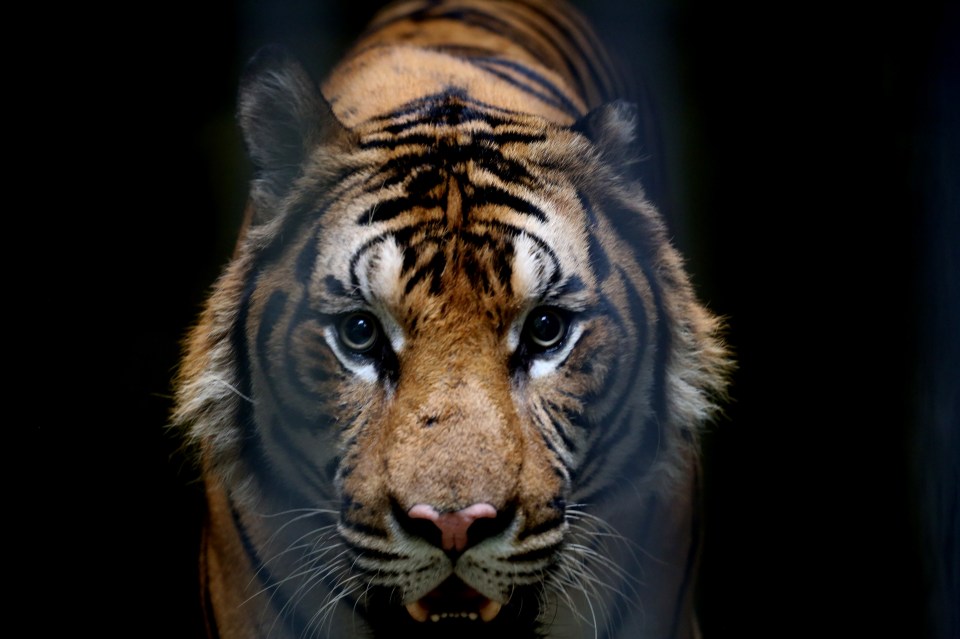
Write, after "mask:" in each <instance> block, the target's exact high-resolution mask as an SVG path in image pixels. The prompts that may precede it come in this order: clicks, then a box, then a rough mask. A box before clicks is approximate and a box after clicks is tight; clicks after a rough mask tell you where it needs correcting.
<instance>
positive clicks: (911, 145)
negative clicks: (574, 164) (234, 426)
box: [10, 0, 960, 638]
mask: <svg viewBox="0 0 960 639" xmlns="http://www.w3.org/2000/svg"><path fill="white" fill-rule="evenodd" d="M198 4H199V3H197V4H187V3H165V4H162V5H161V4H152V5H142V6H141V5H138V6H137V7H126V8H123V9H107V8H102V9H96V8H87V9H85V12H84V13H82V14H71V15H57V16H56V19H55V20H54V16H41V17H39V18H38V19H37V22H36V24H37V25H45V24H49V23H50V22H56V23H57V25H58V26H57V28H56V30H51V29H48V28H44V27H37V28H36V30H35V34H36V36H37V39H38V40H42V41H50V42H51V45H50V46H51V47H52V48H53V50H55V51H56V52H57V53H58V55H57V56H55V57H54V62H49V61H45V59H43V58H36V56H35V54H33V53H31V52H26V54H25V55H24V57H30V58H32V59H34V60H35V64H36V66H35V69H36V71H35V72H33V73H31V76H32V80H31V82H30V83H29V84H28V85H19V86H18V87H17V92H16V94H17V95H19V96H21V97H22V96H24V95H28V96H30V95H33V94H32V93H31V86H40V87H42V89H43V90H44V92H49V93H50V94H52V95H53V96H54V97H53V98H50V99H49V100H45V102H44V107H45V109H39V108H38V113H40V114H41V120H42V123H41V124H42V126H38V127H36V129H31V130H30V135H31V136H32V139H36V140H42V142H38V143H35V144H33V145H32V153H31V154H30V155H28V156H26V157H27V160H28V161H27V162H25V163H24V164H26V165H28V166H29V167H30V169H29V170H28V173H31V174H32V176H33V177H34V178H37V177H39V178H40V179H38V180H37V181H36V183H33V182H31V183H30V184H35V185H34V186H31V187H29V188H30V189H31V191H30V193H28V195H30V196H31V197H32V198H33V201H39V202H43V203H45V204H44V205H45V206H48V207H49V209H50V215H49V216H43V217H38V218H37V219H39V220H41V225H42V226H46V225H47V224H48V222H49V223H50V227H51V228H55V229H56V232H55V234H56V235H57V236H58V237H59V238H60V239H61V240H62V241H63V243H64V244H65V245H66V247H67V248H68V250H67V251H65V252H64V253H63V254H64V255H66V256H68V259H66V260H63V263H62V266H61V267H60V268H61V276H60V277H59V278H58V280H57V281H58V283H57V285H55V286H54V285H51V284H50V282H49V280H47V279H44V282H45V284H44V286H42V287H39V288H40V290H41V291H42V292H41V296H42V297H43V298H44V300H43V302H45V303H47V304H49V306H50V307H51V308H52V311H51V312H50V313H47V314H45V315H46V316H47V317H52V318H53V324H54V325H55V326H56V327H57V328H56V330H46V331H45V339H44V343H45V344H47V345H49V346H52V348H50V351H51V355H52V356H45V357H44V358H42V359H43V361H44V366H45V367H46V368H45V369H44V371H45V372H44V375H43V379H48V380H49V376H50V369H49V366H50V365H51V362H53V363H54V366H55V370H57V371H59V373H58V375H62V379H61V378H56V379H57V381H58V382H68V383H65V384H64V386H67V385H69V386H70V387H72V388H76V389H79V390H80V392H79V393H78V395H79V397H78V398H77V399H76V400H71V401H70V402H68V401H67V400H52V399H50V397H49V395H44V396H43V397H42V399H41V403H39V404H37V405H36V408H37V410H38V411H40V413H41V414H48V411H49V409H50V408H51V406H49V405H48V404H66V406H57V405H54V406H52V408H54V409H56V408H66V409H67V410H66V411H65V412H66V413H67V416H65V417H63V418H60V419H59V420H58V422H57V423H56V424H48V423H47V422H45V421H43V420H41V423H40V425H39V426H37V427H36V432H37V433H39V436H40V443H41V444H42V446H41V448H40V449H39V452H38V455H37V457H36V459H35V460H33V461H34V463H35V465H34V469H35V470H37V471H38V472H40V471H42V470H43V469H46V468H47V465H48V464H49V463H50V462H49V461H43V462H41V461H40V460H47V459H48V458H47V457H46V453H44V450H49V448H47V447H48V446H50V445H51V444H54V443H55V444H56V445H55V446H52V448H58V449H59V450H61V451H62V453H63V457H62V459H58V460H57V465H56V467H55V468H54V473H53V474H52V476H53V477H55V478H57V484H56V488H49V487H48V489H44V490H43V491H42V492H41V493H40V495H41V496H40V499H39V503H40V504H41V508H42V509H43V511H44V512H46V513H48V515H47V516H48V517H51V516H52V523H51V524H50V528H49V530H51V531H53V532H52V536H51V537H50V538H49V539H47V538H46V537H44V538H43V541H42V542H41V543H40V544H39V547H38V551H39V553H40V555H39V556H40V562H39V563H38V564H37V565H39V566H41V567H42V570H39V571H37V572H36V574H37V577H36V582H35V583H34V587H35V588H42V589H43V590H42V592H44V593H46V594H45V599H44V600H45V601H47V602H51V601H53V602H62V603H64V604H65V603H66V602H70V604H71V609H74V610H75V612H71V613H70V615H66V614H65V613H64V614H63V615H55V618H54V619H53V621H54V622H57V621H63V622H64V623H66V624H67V626H68V627H71V628H73V629H85V628H98V629H100V630H101V634H105V635H107V636H162V637H186V638H190V637H199V636H200V623H199V606H198V598H197V593H196V587H195V582H196V558H195V556H196V551H197V535H198V531H199V525H200V517H201V507H200V503H201V501H200V493H199V486H198V485H197V484H196V482H195V479H196V473H195V471H194V470H193V469H192V468H191V467H190V466H189V464H186V463H185V460H184V458H183V457H182V456H181V455H180V454H178V452H177V445H178V444H177V442H176V440H175V439H174V438H173V437H171V436H170V434H169V433H168V432H166V431H165V430H164V424H165V420H166V418H167V415H168V412H169V410H170V406H171V402H170V379H171V377H172V375H173V373H174V370H175V366H176V361H177V358H178V353H179V340H180V338H181V336H182V335H183V334H184V332H185V331H186V329H187V327H188V326H189V325H190V323H191V321H192V320H193V318H194V317H195V315H196V313H197V312H198V311H199V309H200V305H201V303H202V300H203V298H204V296H205V294H206V292H207V290H208V288H209V286H210V285H211V284H212V283H213V281H214V279H215V277H216V275H217V273H218V272H219V270H220V268H221V267H222V266H223V265H224V264H225V262H226V260H227V259H228V257H229V254H230V250H231V248H232V243H233V241H234V239H235V235H236V231H237V227H238V224H239V219H240V214H241V210H242V207H243V200H244V197H245V180H246V178H247V165H246V163H245V159H244V157H243V153H242V148H241V145H240V141H239V137H238V131H237V129H236V126H235V123H234V119H233V108H234V100H235V92H236V83H237V79H238V77H239V75H240V73H241V70H242V67H243V63H244V62H245V60H246V59H248V57H249V56H250V55H252V53H253V52H254V51H255V50H256V49H257V48H258V47H259V46H261V45H263V44H267V43H273V42H279V43H283V44H285V45H287V46H288V47H289V48H291V49H292V50H293V51H294V52H295V53H296V54H297V55H298V56H299V57H300V58H301V59H302V60H303V61H304V62H305V64H306V66H307V67H308V69H309V70H310V71H311V72H312V73H313V74H314V75H315V77H317V78H318V79H319V78H320V77H322V75H323V74H324V73H325V72H326V70H328V69H329V68H330V65H332V63H333V61H334V60H335V58H336V56H337V55H338V54H339V53H340V52H342V51H343V50H344V48H345V47H346V46H347V45H348V44H349V42H350V40H351V39H352V37H353V36H354V35H355V34H356V33H358V32H359V30H360V29H361V28H362V26H363V24H364V23H365V21H366V20H367V19H368V17H369V16H370V15H371V14H372V12H373V10H374V9H375V8H376V6H378V4H379V3H377V2H373V1H371V0H353V1H352V2H336V3H334V2H306V1H300V0H282V1H277V2H271V3H258V2H253V1H250V0H248V1H246V2H222V1H214V2H208V3H204V4H203V6H198ZM580 4H581V6H582V7H583V8H585V10H586V11H587V13H588V14H590V15H591V16H593V17H594V19H595V21H596V23H597V25H598V27H599V30H600V31H601V33H602V34H603V35H604V37H606V38H608V39H609V40H610V41H611V42H612V43H614V45H615V48H616V49H617V50H618V51H619V53H620V54H621V55H623V56H624V57H626V58H628V59H630V60H631V61H632V62H633V63H634V65H635V68H636V69H637V72H638V73H640V74H643V75H644V76H645V78H646V80H647V81H648V83H649V85H650V87H651V89H652V92H653V96H654V99H655V100H656V102H657V107H658V111H659V113H660V115H661V119H662V123H661V124H662V127H663V138H664V146H663V153H664V158H665V161H666V162H667V165H668V168H669V175H670V196H671V207H670V225H671V228H672V230H673V233H674V237H675V240H676V242H677V244H678V245H679V246H680V247H681V249H682V250H683V252H684V253H685V254H686V255H687V256H688V258H689V266H690V271H691V273H692V275H693V279H694V282H695V285H696V287H697V290H698V292H699V294H700V295H701V297H702V298H703V299H704V300H705V301H706V303H707V304H708V305H709V306H710V307H711V308H712V309H713V310H714V311H716V312H718V313H720V314H722V315H724V316H726V317H727V318H728V321H729V327H730V328H729V333H728V339H729V341H730V343H731V345H732V346H733V348H734V349H735V351H736V354H737V359H738V361H739V369H738V371H737V373H736V375H735V378H734V383H733V388H732V395H733V401H732V402H731V404H730V405H729V407H728V411H727V416H726V417H725V418H724V419H723V420H722V421H721V422H720V423H719V424H717V426H716V427H715V428H713V429H712V430H711V432H710V433H709V434H708V436H707V437H706V445H705V449H706V459H707V469H708V479H707V494H706V497H707V513H706V520H705V521H706V534H707V537H706V547H705V557H704V564H703V578H702V584H701V586H702V587H701V600H702V621H703V628H704V630H705V633H706V635H707V637H708V638H709V637H728V636H729V637H754V636H756V637H761V636H762V637H767V636H778V635H793V634H809V635H811V636H834V635H840V634H848V635H850V636H858V637H859V636H868V635H871V634H878V633H880V632H883V636H900V637H922V636H936V637H938V638H939V637H944V638H946V637H956V636H957V633H958V632H960V622H958V621H957V619H958V614H960V613H958V612H957V608H956V604H955V602H953V601H952V600H951V599H950V597H952V596H953V595H955V594H956V593H957V592H958V590H957V584H958V572H960V568H958V566H960V560H958V558H957V552H958V551H957V546H956V540H955V537H956V533H957V530H958V528H957V517H958V515H957V508H958V506H957V490H958V482H957V468H958V462H957V455H958V451H960V446H958V439H960V436H958V434H957V420H958V415H960V410H958V403H960V399H958V398H960V395H958V387H960V381H958V379H960V371H958V362H960V353H958V337H957V335H958V334H960V328H958V327H960V312H958V307H960V301H958V298H960V295H958V279H960V255H958V246H960V230H958V229H960V221H958V217H960V216H958V185H960V179H958V176H960V159H958V155H960V125H958V115H957V113H958V112H960V93H958V83H960V82H958V77H960V70H958V69H960V60H958V53H957V41H958V34H960V31H958V30H957V28H956V27H957V10H956V6H955V4H954V5H948V4H946V3H936V2H927V3H922V2H921V3H910V4H909V5H907V4H901V5H893V4H879V3H875V4H871V5H869V6H865V7H863V8H862V10H861V9H857V8H854V7H853V6H845V5H844V6H841V5H840V4H838V3H803V4H800V3H761V2H726V3H719V2H699V1H694V0H677V1H676V2H669V1H667V0H647V1H646V2H637V3H626V2H612V1H606V2H590V3H588V2H581V3H580ZM29 27H30V28H31V29H32V28H33V23H31V25H29ZM25 28H27V27H25ZM30 33H34V31H31V32H30ZM21 53H23V52H21ZM37 60H39V62H36V61H37ZM45 94H46V93H45ZM10 101H11V102H14V101H15V100H12V99H11V100H10ZM16 101H17V102H19V106H20V107H26V109H27V110H28V111H30V110H32V104H33V103H32V102H31V101H30V100H23V99H20V100H16ZM47 109H49V114H48V111H47ZM41 167H42V168H41ZM52 176H63V177H61V178H60V179H56V180H54V179H51V177H52ZM53 184H57V186H56V187H54V186H53ZM11 187H12V188H15V189H17V190H19V191H23V190H24V189H25V187H24V185H23V184H19V183H17V184H12V185H11ZM60 195H62V196H65V197H63V198H62V200H61V198H59V197H56V196H60ZM51 202H55V204H51ZM47 210H48V209H46V208H44V209H42V211H43V212H46V211H47ZM47 230H50V229H47ZM64 326H70V327H71V328H70V330H66V331H65V330H63V327H64ZM77 344H80V345H81V346H82V348H81V349H80V354H78V355H72V354H71V355H69V356H63V355H62V354H63V353H66V352H71V353H72V351H70V349H71V348H72V347H73V346H76V345H77ZM61 346H63V348H62V349H61V348H60V347H61ZM35 359H40V358H35ZM61 471H63V472H61ZM66 505H73V506H76V507H75V508H72V509H67V508H66V507H65V506H66ZM951 508H952V511H951V510H950V509H951ZM951 527H952V528H951ZM951 539H952V540H953V541H950V540H951ZM66 567H69V568H66ZM938 579H940V580H941V581H942V580H944V579H945V580H947V582H948V583H952V586H948V587H952V588H953V590H952V591H951V590H949V589H945V588H944V587H943V586H942V585H939V586H938V583H941V582H938V581H937V580H938ZM951 579H952V582H950V580H951ZM54 608H57V606H54ZM64 609H66V605H64ZM60 616H63V617H65V618H64V619H58V618H57V617H60ZM47 622H48V620H47V619H46V618H43V619H39V621H38V623H40V624H41V625H43V624H46V623H47ZM950 623H952V626H950V625H949V624H950ZM938 624H939V625H938ZM944 624H947V625H944ZM951 629H952V630H951ZM938 631H939V633H940V634H936V633H937V632H938ZM950 632H952V633H953V634H952V635H950V634H948V633H950Z"/></svg>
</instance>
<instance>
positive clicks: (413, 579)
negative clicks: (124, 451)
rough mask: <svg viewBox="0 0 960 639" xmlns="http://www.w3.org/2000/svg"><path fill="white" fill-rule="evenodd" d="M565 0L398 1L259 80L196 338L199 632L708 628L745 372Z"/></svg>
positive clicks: (274, 56)
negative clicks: (342, 48) (714, 523)
mask: <svg viewBox="0 0 960 639" xmlns="http://www.w3.org/2000/svg"><path fill="white" fill-rule="evenodd" d="M611 68H612V66H611V64H610V62H609V60H608V59H607V56H606V54H605V53H603V51H602V48H601V47H600V45H599V44H598V42H597V39H596V37H595V36H594V34H593V33H592V32H591V30H590V29H589V27H588V26H587V25H586V24H585V22H584V20H583V18H582V17H581V16H579V15H578V14H576V13H575V12H574V11H573V10H572V9H571V8H569V7H566V6H565V5H562V4H561V3H557V2H547V1H542V2H541V1H538V0H524V1H519V0H518V1H506V0H502V1H500V0H498V1H489V0H449V1H446V0H445V1H439V2H400V3H396V4H393V5H391V6H389V7H387V8H386V9H384V10H383V11H381V12H380V13H379V14H378V16H377V17H375V18H374V21H373V22H372V23H371V25H370V26H369V28H368V29H367V31H366V32H365V34H364V35H363V36H361V38H360V40H359V41H358V42H357V44H356V45H355V46H354V48H353V49H352V50H351V51H350V52H348V53H347V55H346V56H345V58H344V59H343V61H342V62H341V63H340V64H339V65H338V66H337V67H336V68H335V69H334V70H333V71H332V73H331V74H330V76H329V77H328V78H327V79H326V81H325V82H324V83H323V84H322V85H320V86H319V87H318V85H316V84H315V83H314V82H313V81H312V80H311V79H310V78H309V77H307V74H306V73H305V72H304V71H303V68H302V67H301V66H300V65H299V64H298V63H297V62H296V61H295V60H293V59H292V58H291V57H290V56H289V55H288V54H286V53H285V52H283V51H281V50H278V49H276V48H268V49H265V50H263V51H262V52H260V53H259V54H258V56H257V57H256V58H255V59H254V60H253V61H251V63H250V65H249V66H248V69H247V71H246V73H245V75H244V77H243V78H242V80H241V88H240V99H239V108H238V119H239V122H240V126H241V129H242V131H243V135H244V141H245V144H246V148H247V151H248V154H249V157H250V160H251V162H252V164H253V165H254V169H255V174H254V177H253V179H252V181H251V185H250V197H249V203H248V208H247V220H246V222H245V227H244V230H243V232H242V234H241V237H240V240H239V242H238V245H237V249H236V252H235V255H234V257H233V259H232V260H231V262H230V263H229V264H228V265H227V267H226V269H225V270H224V273H223V274H222V276H221V277H220V279H219V280H218V282H217V284H216V286H215V288H214V291H213V293H212V294H211V296H210V299H209V301H208V303H207V305H206V307H205V309H204V312H203V314H202V315H201V318H200V320H199V322H198V324H197V325H196V327H195V328H194V329H193V330H192V332H191V334H190V336H189V338H188V340H187V344H186V349H185V355H184V360H183V363H182V366H181V370H180V373H179V376H178V380H177V395H176V409H175V413H174V422H175V423H176V424H177V425H178V427H179V428H181V429H182V430H183V432H184V434H185V437H186V439H187V440H188V442H189V443H190V445H191V446H193V447H194V449H195V450H196V452H197V459H198V463H199V466H200V468H201V471H202V476H203V480H204V484H205V487H206V494H207V503H208V516H207V523H206V526H205V530H204V543H203V554H202V557H201V575H202V581H203V584H202V586H203V593H204V598H205V606H206V610H207V613H208V614H207V619H208V631H209V634H210V635H211V636H220V637H225V638H239V637H242V638H261V637H277V638H283V637H302V636H315V637H334V638H347V637H368V636H373V637H388V636H390V637H393V636H408V635H409V636H423V637H432V636H437V637H441V636H443V637H447V636H450V635H451V634H453V633H456V635H457V636H462V637H518V638H519V637H581V636H582V637H623V638H627V637H629V638H636V637H690V636H694V635H695V633H696V632H697V630H696V619H695V614H694V611H693V599H692V597H693V586H694V581H695V571H696V561H697V553H698V532H697V508H696V502H697V500H698V490H699V488H698V482H699V471H698V468H699V464H698V444H697V442H698V433H699V431H700V429H701V428H702V426H703V424H704V423H705V422H706V421H707V420H708V419H709V418H710V416H711V415H712V414H713V412H714V411H715V410H716V405H715V401H716V399H717V398H719V397H722V395H723V392H724V386H725V372H726V370H727V369H728V368H729V365H730V364H729V360H728V358H727V355H726V352H725V349H724V347H723V345H722V342H721V340H720V339H719V337H718V335H717V333H718V328H719V326H718V322H717V320H716V319H715V318H714V317H713V316H712V315H710V313H709V312H708V311H707V310H706V309H705V308H704V307H703V306H702V305H700V304H699V303H698V302H697V301H696V299H695V296H694V294H693V291H692V288H691V286H690V284H689V281H688V278H687V275H686V274H685V272H684V269H683V264H682V260H681V258H680V256H679V255H678V254H677V252H676V251H675V250H674V248H673V247H672V246H671V245H670V243H669V242H668V240H667V237H666V230H665V227H664V224H663V221H662V220H661V217H660V215H659V213H658V212H657V210H656V208H655V207H654V205H653V204H652V203H651V202H650V200H649V198H648V197H647V196H646V194H645V191H644V187H643V184H642V183H641V182H640V181H639V180H637V179H636V172H635V170H634V169H635V163H636V158H637V157H638V156H639V153H640V152H641V151H642V149H636V148H635V142H636V137H637V132H638V127H641V126H645V125H646V124H645V123H643V122H640V121H639V118H638V112H637V110H636V108H635V107H633V106H632V105H631V104H630V103H627V102H623V101H620V100H617V99H616V97H617V96H618V91H620V88H619V84H618V80H616V77H615V74H613V73H612V72H611Z"/></svg>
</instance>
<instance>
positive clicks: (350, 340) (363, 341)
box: [340, 313, 380, 353]
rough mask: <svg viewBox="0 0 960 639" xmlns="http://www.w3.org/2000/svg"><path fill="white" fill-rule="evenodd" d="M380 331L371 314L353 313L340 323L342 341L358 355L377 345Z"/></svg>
mask: <svg viewBox="0 0 960 639" xmlns="http://www.w3.org/2000/svg"><path fill="white" fill-rule="evenodd" d="M379 335H380V329H379V328H378V327H377V320H376V319H375V318H374V317H373V316H372V315H370V314H369V313H351V314H350V315H347V316H346V317H345V318H343V320H342V321H341V322H340V341H341V342H343V345H344V346H346V347H347V348H349V349H350V350H352V351H354V352H356V353H363V352H366V351H368V350H370V349H371V348H373V345H374V344H376V343H377V338H378V337H379Z"/></svg>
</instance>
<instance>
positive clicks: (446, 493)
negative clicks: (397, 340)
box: [386, 326, 522, 512]
mask: <svg viewBox="0 0 960 639" xmlns="http://www.w3.org/2000/svg"><path fill="white" fill-rule="evenodd" d="M474 328H475V327H471V326H460V327H459V331H461V332H460V335H461V338H460V339H444V338H443V336H434V337H433V338H427V339H422V340H418V341H411V342H410V343H408V348H407V349H405V351H406V352H405V353H404V354H403V360H402V363H401V375H400V382H399V384H398V386H397V392H396V395H395V397H394V402H393V408H394V410H393V411H392V415H391V419H390V422H391V431H392V435H391V437H390V438H389V442H388V446H387V452H386V455H387V459H386V462H387V463H386V466H387V469H388V472H389V474H390V479H391V485H392V486H395V487H397V490H398V494H397V495H396V497H397V499H398V500H399V501H400V502H401V504H402V505H403V506H405V507H406V508H410V507H412V506H414V505H416V504H429V505H430V506H431V507H433V508H435V509H436V510H437V511H439V512H446V511H458V510H461V509H463V508H466V507H468V506H470V505H472V504H477V503H489V504H492V505H493V507H495V508H498V509H499V508H502V507H503V506H504V505H505V504H507V502H509V501H510V500H511V499H512V498H513V497H514V489H515V486H516V482H517V478H518V475H519V467H520V456H521V440H522V432H521V429H520V426H519V419H518V417H517V414H516V409H515V408H514V406H513V400H512V397H511V393H510V383H509V377H508V373H507V365H506V358H505V357H500V356H498V349H497V348H496V345H495V344H492V343H490V341H486V343H484V342H485V340H492V339H493V338H492V336H491V335H489V333H488V334H486V335H484V334H483V332H482V331H479V330H472V329H474ZM464 329H467V330H466V332H462V331H464ZM400 493H402V494H400Z"/></svg>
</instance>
